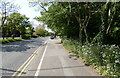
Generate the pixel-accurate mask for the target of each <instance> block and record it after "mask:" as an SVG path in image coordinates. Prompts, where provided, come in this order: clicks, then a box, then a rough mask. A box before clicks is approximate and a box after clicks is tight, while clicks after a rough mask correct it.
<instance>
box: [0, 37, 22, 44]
mask: <svg viewBox="0 0 120 78" xmlns="http://www.w3.org/2000/svg"><path fill="white" fill-rule="evenodd" d="M22 40H24V39H12V38H11V39H0V42H1V43H2V44H4V43H10V42H15V41H22Z"/></svg>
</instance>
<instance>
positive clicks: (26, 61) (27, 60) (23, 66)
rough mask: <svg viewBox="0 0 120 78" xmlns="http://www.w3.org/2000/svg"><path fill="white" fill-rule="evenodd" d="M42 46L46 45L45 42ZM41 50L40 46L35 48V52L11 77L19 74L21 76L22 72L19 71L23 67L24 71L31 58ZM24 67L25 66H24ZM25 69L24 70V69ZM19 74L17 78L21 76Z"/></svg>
mask: <svg viewBox="0 0 120 78" xmlns="http://www.w3.org/2000/svg"><path fill="white" fill-rule="evenodd" d="M44 44H46V41H45V43H44ZM40 48H41V46H40V47H38V48H37V50H36V51H35V52H34V53H33V54H32V55H31V56H30V57H29V58H28V59H27V60H26V61H25V62H24V63H23V64H22V65H21V66H20V68H18V70H17V71H16V72H15V73H14V74H13V75H12V76H17V73H19V72H20V73H21V74H22V72H23V70H22V72H21V71H20V70H21V69H22V68H23V67H24V68H23V69H24V70H25V69H26V68H27V66H28V65H29V63H30V62H29V61H32V60H31V59H33V57H34V56H35V55H36V54H37V52H38V50H39V49H40ZM25 65H26V66H25ZM25 67H26V68H25ZM20 73H19V76H20V75H21V74H20Z"/></svg>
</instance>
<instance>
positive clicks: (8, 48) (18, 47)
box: [2, 38, 45, 52]
mask: <svg viewBox="0 0 120 78" xmlns="http://www.w3.org/2000/svg"><path fill="white" fill-rule="evenodd" d="M44 40H45V39H41V38H37V39H30V40H24V41H18V42H12V43H7V44H3V45H2V52H24V51H27V50H28V49H31V48H35V47H36V46H40V45H41V44H43V43H44Z"/></svg>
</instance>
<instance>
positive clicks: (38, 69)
mask: <svg viewBox="0 0 120 78" xmlns="http://www.w3.org/2000/svg"><path fill="white" fill-rule="evenodd" d="M46 43H47V42H46ZM47 47H48V45H46V47H45V49H44V52H43V55H42V58H41V60H40V63H39V65H38V68H37V71H36V73H35V76H38V75H39V72H40V69H41V66H42V62H43V59H44V57H45V53H46V50H47Z"/></svg>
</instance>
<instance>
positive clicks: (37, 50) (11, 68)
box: [1, 38, 99, 76]
mask: <svg viewBox="0 0 120 78" xmlns="http://www.w3.org/2000/svg"><path fill="white" fill-rule="evenodd" d="M60 42H61V40H60V39H59V38H56V39H49V38H42V39H41V38H37V39H32V40H28V41H25V42H24V41H23V42H21V41H20V42H19V43H20V44H21V45H20V44H19V45H14V44H15V43H14V44H13V43H11V44H6V45H3V46H2V48H3V67H2V68H1V70H2V71H3V75H9V73H11V74H10V75H12V76H99V75H98V74H97V73H96V70H95V69H93V68H91V67H89V66H85V65H84V63H83V61H82V60H81V59H79V58H76V57H75V56H74V55H73V54H70V53H69V52H68V51H67V50H66V49H65V48H64V47H63V46H62V44H61V43H60ZM23 44H24V45H23ZM11 46H12V47H11ZM10 47H11V48H10ZM70 56H71V57H70ZM7 73H8V74H7Z"/></svg>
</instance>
